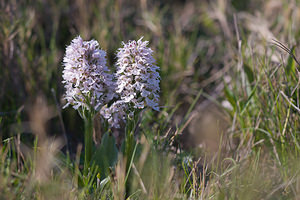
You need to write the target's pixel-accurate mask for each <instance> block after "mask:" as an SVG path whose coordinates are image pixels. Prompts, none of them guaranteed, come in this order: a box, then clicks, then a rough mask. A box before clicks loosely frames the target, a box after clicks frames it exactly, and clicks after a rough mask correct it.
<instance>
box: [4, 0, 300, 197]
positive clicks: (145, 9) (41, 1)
mask: <svg viewBox="0 0 300 200" xmlns="http://www.w3.org/2000/svg"><path fill="white" fill-rule="evenodd" d="M299 27H300V2H299V1H298V0H265V1H260V0H185V1H184V0H173V1H172V0H166V1H158V0H152V1H151V0H131V1H122V0H101V1H100V0H98V1H97V0H86V1H84V0H74V1H69V0H53V1H51V0H0V87H1V88H0V200H2V199H47V200H48V199H56V200H58V199H79V200H80V199H243V200H244V199H245V200H246V199H300V175H299V172H300V144H299V143H300V136H299V135H300V91H299V85H300V72H299V71H298V69H299V68H300V66H299V65H298V64H297V62H296V61H295V59H293V58H292V56H289V54H288V53H287V52H285V51H284V50H282V48H280V47H278V43H276V42H275V41H274V40H277V41H280V42H282V44H284V45H286V46H287V47H288V48H289V49H291V50H290V53H293V54H294V55H295V56H296V57H297V55H299V54H297V52H298V51H297V50H298V47H299V45H298V41H299V38H300V28H299ZM78 35H80V36H81V37H82V38H83V39H84V40H90V39H95V40H97V41H99V43H100V46H101V48H102V49H104V50H105V51H107V58H108V66H110V67H111V69H112V71H114V70H115V67H114V63H115V62H116V54H115V52H116V50H117V49H118V48H120V46H121V43H122V41H125V42H127V41H128V40H138V39H139V38H140V37H141V36H144V39H145V40H148V41H149V46H150V47H151V49H152V50H153V52H154V53H153V56H154V58H155V59H156V65H157V66H159V67H160V76H161V80H160V91H161V92H160V107H161V108H160V111H159V112H157V111H154V110H151V109H145V110H144V111H143V112H142V114H140V115H139V116H140V118H139V123H138V125H137V127H136V129H135V130H134V132H135V136H134V138H133V141H134V142H135V143H134V144H135V145H133V146H134V148H131V149H130V150H128V151H127V150H124V151H123V150H122V149H123V145H122V144H123V143H124V140H125V139H124V138H125V135H126V134H125V133H127V131H128V127H129V126H130V123H129V122H128V124H125V125H124V126H121V128H118V129H117V128H113V129H111V130H110V131H109V133H105V131H104V126H103V124H102V123H101V120H100V117H99V118H95V119H94V131H93V144H94V145H93V153H94V152H95V154H94V156H93V158H92V161H93V162H91V165H90V168H89V172H88V173H87V174H85V172H84V159H85V157H84V156H85V152H84V148H85V146H84V123H83V120H82V119H81V118H80V116H79V115H78V113H77V112H76V111H75V110H74V109H72V108H71V107H68V108H66V109H62V107H63V106H64V105H65V104H66V102H65V101H64V100H63V95H64V93H65V90H64V86H63V84H62V71H63V57H64V54H65V48H66V46H67V45H69V44H70V42H71V40H72V39H74V38H75V37H76V36H78ZM276 44H277V45H276ZM288 51H289V50H288ZM299 58H300V57H299ZM132 126H133V125H132ZM298 134H299V135H298ZM125 148H126V147H125ZM124 152H125V153H124ZM126 152H127V153H126ZM128 152H130V153H128Z"/></svg>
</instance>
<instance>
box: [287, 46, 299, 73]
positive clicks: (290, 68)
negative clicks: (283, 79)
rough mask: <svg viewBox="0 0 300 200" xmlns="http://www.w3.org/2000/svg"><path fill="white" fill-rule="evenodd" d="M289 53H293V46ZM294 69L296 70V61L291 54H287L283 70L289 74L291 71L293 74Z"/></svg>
mask: <svg viewBox="0 0 300 200" xmlns="http://www.w3.org/2000/svg"><path fill="white" fill-rule="evenodd" d="M291 53H292V54H294V55H295V46H293V47H292V49H291ZM295 70H296V62H295V60H294V58H293V57H292V56H289V58H288V63H287V66H286V70H285V71H286V73H287V75H290V74H291V73H292V74H294V73H295Z"/></svg>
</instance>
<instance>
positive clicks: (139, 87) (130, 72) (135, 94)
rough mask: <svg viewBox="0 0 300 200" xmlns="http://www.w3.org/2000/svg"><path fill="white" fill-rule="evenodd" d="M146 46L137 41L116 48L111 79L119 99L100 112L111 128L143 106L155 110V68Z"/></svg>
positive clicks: (157, 99) (156, 72) (157, 76)
mask: <svg viewBox="0 0 300 200" xmlns="http://www.w3.org/2000/svg"><path fill="white" fill-rule="evenodd" d="M147 45H148V41H142V38H141V39H139V40H138V41H134V40H133V41H129V42H128V43H124V42H123V47H122V48H119V49H118V52H117V59H118V60H117V64H116V66H117V71H116V74H115V77H116V79H117V82H116V93H117V94H118V96H119V100H118V101H117V102H115V103H113V104H112V105H111V106H110V107H103V109H102V110H101V111H100V112H101V114H102V116H103V117H104V118H105V119H107V120H108V122H109V123H110V125H111V126H114V127H119V122H120V121H125V120H126V116H131V115H133V113H134V111H135V110H139V109H144V108H146V107H150V108H152V109H154V110H157V111H158V110H159V106H158V103H159V90H160V88H159V82H160V76H159V73H158V70H159V67H157V66H156V65H155V64H154V63H155V59H154V58H153V57H152V53H153V51H152V50H151V49H150V48H149V47H147Z"/></svg>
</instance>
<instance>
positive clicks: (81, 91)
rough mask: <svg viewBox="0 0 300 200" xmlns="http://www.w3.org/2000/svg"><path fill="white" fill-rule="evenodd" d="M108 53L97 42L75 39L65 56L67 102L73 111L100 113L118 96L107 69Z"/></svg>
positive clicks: (64, 79) (64, 77) (64, 73)
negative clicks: (105, 105) (101, 108)
mask: <svg viewBox="0 0 300 200" xmlns="http://www.w3.org/2000/svg"><path fill="white" fill-rule="evenodd" d="M105 57H106V52H105V51H103V50H101V49H100V48H99V44H98V42H97V41H95V40H91V41H83V40H82V38H81V37H80V36H78V37H77V38H75V39H74V40H72V42H71V44H70V45H69V46H68V47H67V49H66V55H65V57H64V60H63V63H64V70H63V83H64V85H65V89H66V94H65V99H66V100H67V104H66V105H65V107H67V106H68V105H70V104H71V105H73V108H74V109H76V110H77V109H79V108H82V109H84V108H86V109H87V110H90V111H91V110H95V111H97V110H99V109H100V107H101V106H102V105H104V104H107V103H108V102H109V101H111V100H112V99H113V97H114V95H115V93H114V82H113V76H112V75H111V73H110V72H109V69H108V67H107V66H106V58H105Z"/></svg>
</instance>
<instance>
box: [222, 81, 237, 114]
mask: <svg viewBox="0 0 300 200" xmlns="http://www.w3.org/2000/svg"><path fill="white" fill-rule="evenodd" d="M224 93H225V96H226V98H227V100H228V101H229V103H230V104H231V106H232V107H233V108H234V110H236V108H237V103H236V102H237V101H236V98H235V96H234V95H233V93H232V91H230V89H229V88H228V87H227V85H226V84H225V87H224Z"/></svg>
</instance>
